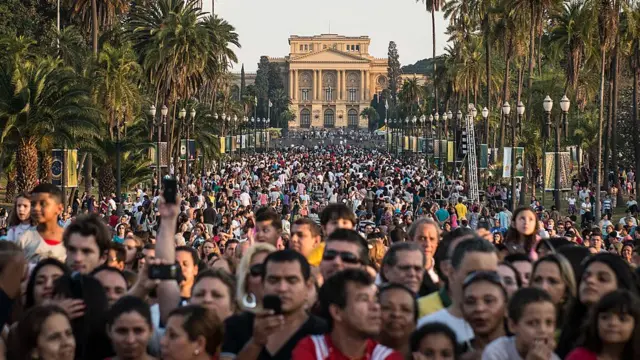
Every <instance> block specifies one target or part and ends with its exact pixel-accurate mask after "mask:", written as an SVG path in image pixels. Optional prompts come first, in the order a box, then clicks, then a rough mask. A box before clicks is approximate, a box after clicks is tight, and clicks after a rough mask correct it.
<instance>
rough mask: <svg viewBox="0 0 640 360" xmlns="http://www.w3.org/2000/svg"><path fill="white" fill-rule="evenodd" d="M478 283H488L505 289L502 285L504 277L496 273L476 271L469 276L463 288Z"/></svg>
mask: <svg viewBox="0 0 640 360" xmlns="http://www.w3.org/2000/svg"><path fill="white" fill-rule="evenodd" d="M478 281H487V282H490V283H492V284H495V285H498V286H500V287H501V288H504V286H503V285H502V277H500V274H498V273H497V272H495V271H475V272H472V273H471V274H469V275H468V276H467V277H466V278H465V279H464V282H463V283H462V288H463V289H465V288H467V286H469V285H471V284H473V283H475V282H478Z"/></svg>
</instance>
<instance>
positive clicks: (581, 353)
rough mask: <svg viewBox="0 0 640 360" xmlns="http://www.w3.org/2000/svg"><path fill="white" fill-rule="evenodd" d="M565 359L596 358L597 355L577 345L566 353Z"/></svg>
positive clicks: (586, 359) (589, 359)
mask: <svg viewBox="0 0 640 360" xmlns="http://www.w3.org/2000/svg"><path fill="white" fill-rule="evenodd" d="M565 359H566V360H598V355H596V354H595V353H594V352H592V351H591V350H587V349H585V348H582V347H579V348H575V349H574V350H573V351H572V352H570V353H569V355H567V357H566V358H565Z"/></svg>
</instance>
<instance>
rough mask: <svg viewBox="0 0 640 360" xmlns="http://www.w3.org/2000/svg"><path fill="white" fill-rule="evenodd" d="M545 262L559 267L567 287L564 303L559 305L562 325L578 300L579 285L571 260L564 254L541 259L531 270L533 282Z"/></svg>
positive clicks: (559, 320)
mask: <svg viewBox="0 0 640 360" xmlns="http://www.w3.org/2000/svg"><path fill="white" fill-rule="evenodd" d="M543 262H550V263H552V264H556V265H557V266H558V270H560V278H562V282H563V283H564V285H565V287H566V289H565V299H564V303H562V304H559V306H558V322H557V323H558V324H561V323H562V321H563V320H564V317H565V316H567V314H568V313H569V309H570V306H571V305H572V304H573V302H574V300H575V299H576V293H577V291H578V285H577V284H576V277H575V275H574V272H573V266H571V262H569V260H568V259H567V258H566V257H564V256H563V255H562V254H549V255H545V256H543V257H541V258H539V259H538V261H536V262H535V263H534V264H533V268H532V269H531V281H533V276H534V275H535V273H536V270H537V269H538V265H540V264H541V263H543Z"/></svg>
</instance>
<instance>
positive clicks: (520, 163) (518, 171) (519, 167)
mask: <svg viewBox="0 0 640 360" xmlns="http://www.w3.org/2000/svg"><path fill="white" fill-rule="evenodd" d="M514 164H515V165H513V169H514V176H515V177H516V178H520V179H522V178H523V177H524V148H523V147H516V159H515V161H514Z"/></svg>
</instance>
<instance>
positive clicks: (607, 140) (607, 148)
mask: <svg viewBox="0 0 640 360" xmlns="http://www.w3.org/2000/svg"><path fill="white" fill-rule="evenodd" d="M612 67H613V59H612V62H611V66H610V67H609V79H608V80H609V81H608V83H609V84H608V89H607V93H608V94H607V95H608V96H607V118H606V119H605V121H606V122H605V127H604V131H605V135H604V138H603V141H604V145H603V146H604V154H603V157H602V172H603V175H604V183H605V190H606V191H607V193H609V190H610V188H609V170H610V169H609V155H610V153H611V123H612V122H613V119H612V117H611V116H612V115H613V111H612V110H613V71H611V70H612Z"/></svg>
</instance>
